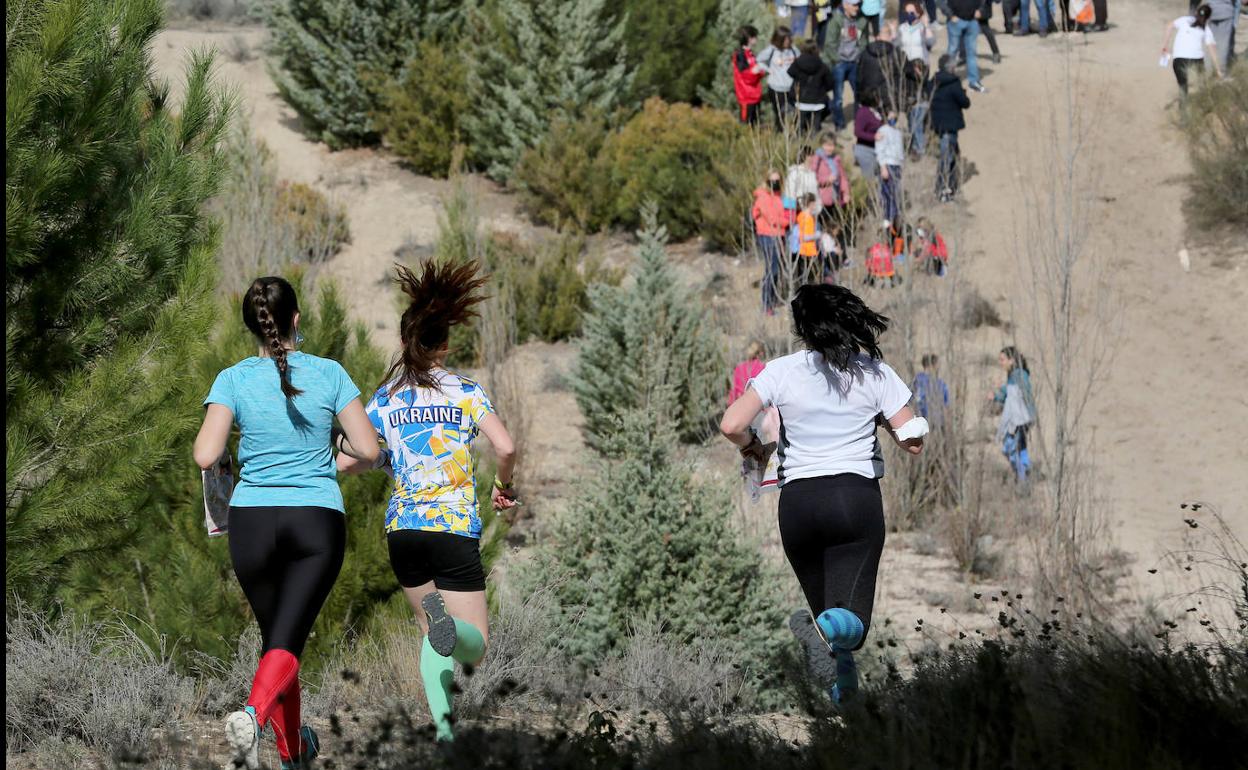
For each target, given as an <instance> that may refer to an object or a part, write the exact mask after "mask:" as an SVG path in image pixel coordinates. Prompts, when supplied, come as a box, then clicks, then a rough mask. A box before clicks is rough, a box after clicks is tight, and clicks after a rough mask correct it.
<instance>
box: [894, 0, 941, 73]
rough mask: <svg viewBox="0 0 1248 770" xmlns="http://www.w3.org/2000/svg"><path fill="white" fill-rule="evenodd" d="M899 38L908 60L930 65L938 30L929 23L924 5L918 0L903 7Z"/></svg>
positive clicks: (925, 65)
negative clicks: (924, 11) (929, 60)
mask: <svg viewBox="0 0 1248 770" xmlns="http://www.w3.org/2000/svg"><path fill="white" fill-rule="evenodd" d="M897 40H898V42H899V43H900V46H901V51H902V53H904V54H905V55H906V61H921V62H923V66H924V67H927V66H929V62H928V59H929V58H930V54H931V51H932V47H933V46H935V45H936V32H935V31H934V30H932V27H931V25H930V24H928V21H927V17H926V16H924V15H923V6H922V5H920V4H919V2H918V0H914V1H913V2H907V3H905V4H904V5H903V6H902V7H901V24H899V25H898V26H897Z"/></svg>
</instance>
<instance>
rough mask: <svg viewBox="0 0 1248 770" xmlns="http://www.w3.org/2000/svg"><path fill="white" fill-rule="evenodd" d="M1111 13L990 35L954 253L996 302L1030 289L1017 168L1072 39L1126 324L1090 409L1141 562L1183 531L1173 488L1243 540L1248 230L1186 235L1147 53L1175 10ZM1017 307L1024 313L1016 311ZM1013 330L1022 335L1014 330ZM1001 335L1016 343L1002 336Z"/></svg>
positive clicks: (1181, 159) (1102, 250)
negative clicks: (1074, 25) (1023, 269)
mask: <svg viewBox="0 0 1248 770" xmlns="http://www.w3.org/2000/svg"><path fill="white" fill-rule="evenodd" d="M1112 10H1113V12H1114V17H1113V21H1114V28H1113V29H1111V31H1109V32H1108V33H1103V34H1093V35H1086V36H1084V35H1078V36H1074V37H1072V38H1070V39H1064V38H1061V36H1056V35H1051V36H1050V37H1049V38H1048V39H1047V40H1040V39H1039V38H1037V37H1034V36H1032V37H1027V38H1013V37H1006V36H1001V35H999V37H1000V38H1001V39H1000V43H1001V47H1002V54H1003V60H1002V62H1001V63H1000V64H999V65H992V64H991V63H989V64H988V67H987V68H986V73H985V78H984V82H985V85H986V86H987V87H988V88H989V89H990V92H989V93H987V94H982V95H979V94H973V93H972V94H971V98H972V102H973V107H972V109H971V110H970V112H969V113H968V115H967V123H968V127H967V130H966V131H965V132H964V133H963V135H962V145H963V149H964V154H965V156H966V157H967V159H968V160H970V161H971V162H973V163H974V164H975V166H976V168H977V169H978V176H976V177H975V178H974V179H972V180H971V181H970V182H969V183H968V184H967V185H966V187H965V199H966V203H967V208H968V211H969V217H967V218H966V220H965V222H964V224H965V231H964V232H965V233H966V238H965V240H964V244H963V245H964V252H963V257H962V258H963V259H964V260H965V269H966V270H967V271H969V272H970V273H971V274H972V275H973V276H974V277H973V281H974V282H975V283H977V284H979V286H980V289H981V291H983V293H984V294H985V296H987V297H989V298H991V299H992V300H993V301H994V302H995V303H996V304H997V305H998V307H1000V308H1001V309H1002V310H1003V311H1006V312H1007V314H1008V310H1009V308H1010V306H1011V305H1012V304H1013V305H1015V306H1017V305H1020V304H1022V303H1023V302H1024V301H1025V299H1026V298H1025V297H1024V296H1021V289H1020V283H1021V282H1020V280H1019V278H1018V275H1019V274H1018V271H1017V268H1016V265H1015V259H1014V249H1015V236H1016V233H1017V232H1019V230H1020V229H1021V227H1022V224H1023V219H1022V218H1023V216H1024V213H1023V211H1022V210H1021V207H1022V205H1023V201H1024V200H1025V196H1024V194H1023V189H1024V187H1025V186H1026V185H1027V184H1028V180H1027V179H1026V178H1024V177H1021V176H1019V174H1018V170H1020V169H1025V168H1032V167H1034V163H1032V161H1034V160H1035V159H1036V158H1035V155H1036V153H1037V152H1039V151H1040V148H1041V146H1042V144H1043V142H1044V132H1045V130H1046V129H1047V116H1046V114H1045V109H1046V106H1047V105H1052V104H1054V103H1055V100H1056V97H1057V96H1058V93H1059V89H1061V88H1064V87H1067V83H1068V81H1067V80H1066V78H1065V75H1064V61H1063V60H1064V57H1065V56H1066V55H1067V49H1069V55H1070V56H1071V57H1072V60H1073V62H1074V73H1075V78H1074V79H1075V81H1076V82H1077V83H1078V86H1077V87H1076V88H1077V92H1078V94H1079V95H1080V96H1081V97H1082V100H1081V103H1082V106H1083V108H1084V109H1087V110H1089V111H1090V117H1091V118H1092V120H1093V124H1092V130H1091V137H1090V143H1089V146H1090V147H1091V148H1094V153H1093V154H1091V156H1090V157H1088V159H1087V161H1088V162H1089V163H1093V164H1095V167H1096V168H1098V169H1099V170H1100V172H1101V173H1100V174H1099V178H1098V179H1096V180H1095V181H1096V185H1097V189H1096V190H1095V198H1096V204H1095V205H1096V210H1095V211H1094V213H1093V216H1092V218H1091V222H1092V223H1093V228H1092V232H1091V233H1090V249H1089V251H1090V254H1091V258H1093V259H1098V260H1107V261H1108V262H1109V263H1110V266H1111V271H1112V280H1113V284H1114V289H1115V292H1116V294H1115V295H1114V297H1113V298H1112V300H1111V301H1112V302H1114V303H1116V304H1117V306H1118V307H1119V309H1120V312H1121V321H1122V334H1121V336H1120V337H1119V338H1118V339H1117V340H1116V341H1115V343H1114V350H1115V357H1114V359H1113V362H1112V365H1111V367H1110V368H1109V370H1108V372H1107V374H1106V377H1105V380H1104V382H1103V383H1102V384H1101V385H1100V386H1099V387H1098V389H1097V391H1096V393H1095V395H1094V397H1093V400H1092V403H1091V404H1090V408H1089V410H1088V414H1087V417H1086V422H1087V426H1088V427H1089V428H1090V429H1091V432H1092V436H1093V437H1094V450H1093V451H1094V456H1095V462H1096V475H1097V478H1098V481H1099V491H1100V492H1101V493H1103V494H1104V495H1105V498H1106V505H1108V506H1109V509H1110V511H1111V515H1112V520H1113V523H1114V525H1115V526H1114V530H1115V535H1116V538H1117V540H1118V544H1119V546H1120V547H1122V548H1124V549H1125V550H1127V551H1129V552H1131V553H1134V554H1136V555H1137V556H1138V558H1139V560H1138V561H1137V563H1136V565H1135V569H1136V572H1137V574H1142V573H1143V570H1145V569H1146V568H1147V567H1150V566H1152V562H1153V561H1154V560H1155V559H1156V557H1157V556H1158V554H1159V553H1161V552H1164V550H1165V549H1167V548H1173V547H1175V546H1176V545H1177V543H1178V539H1179V536H1180V535H1181V534H1182V532H1183V531H1184V530H1185V529H1186V526H1185V525H1184V524H1183V521H1182V516H1181V515H1179V514H1180V511H1179V509H1178V505H1179V503H1180V502H1181V501H1184V500H1193V499H1197V500H1205V501H1208V502H1210V503H1211V504H1214V505H1216V506H1219V507H1220V508H1221V510H1222V512H1223V514H1224V515H1226V516H1227V518H1228V519H1230V520H1231V521H1232V526H1233V528H1235V529H1236V530H1237V531H1238V532H1239V534H1240V536H1241V537H1248V509H1246V508H1245V504H1244V501H1245V499H1248V449H1245V444H1244V442H1243V441H1242V440H1240V439H1239V437H1238V436H1236V435H1235V433H1236V427H1237V426H1238V427H1239V428H1240V429H1242V426H1245V425H1248V389H1245V383H1246V382H1248V345H1246V344H1245V343H1244V340H1243V337H1242V332H1241V331H1236V330H1242V329H1245V328H1248V302H1246V301H1245V300H1248V239H1242V238H1241V239H1239V242H1238V244H1234V245H1232V244H1230V243H1229V242H1228V243H1227V247H1228V248H1222V249H1216V250H1210V249H1208V248H1204V249H1202V248H1197V244H1196V243H1195V242H1194V241H1193V240H1192V239H1190V238H1189V236H1188V234H1187V233H1186V232H1185V226H1184V218H1183V215H1182V213H1181V212H1182V203H1183V200H1184V197H1185V196H1186V185H1185V183H1184V176H1185V175H1186V174H1187V173H1188V164H1187V158H1186V155H1185V150H1184V147H1183V145H1182V144H1181V138H1180V137H1179V136H1178V134H1177V133H1176V132H1175V130H1174V129H1173V128H1171V126H1170V123H1169V117H1168V114H1167V112H1166V107H1167V105H1168V104H1169V103H1170V102H1171V101H1172V100H1173V99H1174V98H1175V96H1176V95H1177V88H1176V86H1175V84H1174V80H1173V75H1172V74H1171V73H1170V72H1169V71H1168V70H1163V69H1161V68H1159V67H1158V66H1157V49H1158V48H1159V47H1160V46H1159V42H1158V41H1159V39H1160V31H1161V30H1162V28H1163V26H1164V24H1165V23H1166V22H1167V21H1168V20H1170V18H1171V16H1173V15H1174V14H1175V13H1176V12H1175V11H1174V10H1173V9H1166V8H1164V7H1163V6H1161V5H1160V4H1153V3H1142V2H1134V3H1115V4H1113V9H1112ZM997 23H999V22H997ZM980 48H981V49H984V48H986V46H985V45H984V44H983V43H982V42H981V44H980ZM981 61H983V59H982V58H981ZM1184 247H1187V248H1188V249H1189V250H1191V253H1192V264H1191V270H1190V272H1189V271H1185V270H1184V269H1183V268H1182V267H1181V265H1180V263H1179V259H1178V256H1177V254H1178V251H1179V250H1180V249H1181V248H1184ZM1015 320H1016V321H1017V322H1020V323H1021V322H1023V321H1024V320H1025V319H1024V318H1023V317H1022V314H1021V313H1017V314H1016V318H1015ZM1019 339H1020V344H1025V342H1023V340H1026V336H1025V333H1024V332H1020V333H1019ZM1000 342H1001V344H1003V345H1004V344H1008V343H1010V342H1013V340H1011V339H1007V338H1006V337H1005V335H1004V334H1002V338H1001V340H1000ZM986 352H989V353H994V352H995V351H986Z"/></svg>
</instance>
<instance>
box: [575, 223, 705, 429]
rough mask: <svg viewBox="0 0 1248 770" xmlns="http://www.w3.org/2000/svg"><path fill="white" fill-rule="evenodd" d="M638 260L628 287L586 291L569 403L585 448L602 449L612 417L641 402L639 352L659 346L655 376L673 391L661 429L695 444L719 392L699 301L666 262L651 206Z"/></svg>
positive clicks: (663, 231) (614, 424) (642, 354)
mask: <svg viewBox="0 0 1248 770" xmlns="http://www.w3.org/2000/svg"><path fill="white" fill-rule="evenodd" d="M642 221H643V228H642V230H641V231H640V232H639V233H638V237H639V238H640V239H641V246H640V249H639V254H638V256H639V260H638V264H637V267H636V269H635V270H634V271H633V282H632V284H631V285H629V286H625V287H616V286H604V285H598V286H595V287H592V288H591V291H590V308H589V311H588V312H587V313H586V314H585V318H584V321H583V329H584V340H583V342H582V344H581V351H580V357H579V358H578V360H577V382H576V385H575V389H576V400H577V403H578V404H579V405H580V407H581V413H582V414H583V415H584V417H585V433H586V438H587V440H588V442H589V444H590V446H592V447H594V448H595V449H598V450H599V451H605V449H606V448H607V446H608V445H609V443H610V442H609V438H610V436H611V435H612V434H613V433H614V432H615V431H616V430H617V429H618V421H619V419H620V416H621V415H622V414H624V413H625V412H627V411H628V410H629V409H632V408H635V407H636V406H638V405H639V404H640V403H641V399H642V397H643V394H644V387H643V386H644V382H643V381H642V379H641V377H642V375H641V371H642V364H643V361H644V359H645V357H646V356H647V355H648V354H647V351H648V350H649V349H650V348H651V347H652V346H654V345H661V346H662V347H663V351H664V354H663V356H662V358H661V364H660V365H661V366H663V367H666V370H665V371H663V372H659V373H655V374H653V376H654V377H655V378H656V381H659V382H662V383H665V385H666V386H667V387H671V388H672V390H673V397H672V404H671V411H670V412H669V413H668V414H667V415H665V417H664V419H663V423H664V425H665V426H666V429H665V431H664V432H665V434H674V435H676V436H678V437H679V438H680V439H681V440H684V441H697V440H699V439H701V438H704V437H705V436H706V434H707V432H708V431H709V430H710V427H711V421H712V418H713V416H714V413H715V411H716V408H717V406H718V403H719V399H720V397H721V395H722V393H723V392H724V391H725V389H726V383H725V382H724V373H723V358H722V355H721V353H720V350H719V347H718V345H717V344H716V341H715V336H714V332H713V330H712V329H711V328H710V325H709V323H708V322H707V320H706V315H705V313H704V312H703V310H702V308H701V303H700V302H699V301H698V300H697V298H696V297H694V296H692V295H691V293H690V292H689V291H688V290H687V289H685V288H683V287H682V286H681V283H680V281H679V279H678V278H677V276H676V274H675V271H673V270H672V267H671V265H669V264H668V261H667V249H666V243H667V230H666V229H665V228H663V227H662V226H660V225H659V224H658V220H657V214H656V212H655V210H654V208H653V207H650V206H647V207H646V208H645V209H644V210H643V212H642Z"/></svg>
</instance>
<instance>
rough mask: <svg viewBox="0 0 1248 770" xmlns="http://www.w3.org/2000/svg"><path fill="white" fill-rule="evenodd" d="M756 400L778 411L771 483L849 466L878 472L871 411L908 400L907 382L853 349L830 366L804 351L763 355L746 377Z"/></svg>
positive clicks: (895, 408)
mask: <svg viewBox="0 0 1248 770" xmlns="http://www.w3.org/2000/svg"><path fill="white" fill-rule="evenodd" d="M750 387H752V388H753V389H754V392H755V393H757V394H758V396H759V398H761V399H762V400H763V406H764V407H768V406H774V407H776V408H777V409H778V410H779V411H780V443H779V445H778V447H777V450H776V451H777V454H778V455H779V458H780V469H779V474H778V475H779V483H780V486H784V485H785V484H786V483H787V482H790V481H794V480H796V479H809V478H815V477H817V476H832V475H835V474H837V473H856V474H858V475H859V476H866V477H867V478H869V479H878V478H881V477H882V476H883V475H884V458H883V455H881V454H880V443H879V441H878V440H877V439H876V433H875V431H876V425H875V418H876V416H877V415H880V414H882V415H883V416H884V419H886V420H887V419H890V418H892V417H894V416H896V414H897V413H898V412H900V411H901V409H902V407H904V406H905V405H906V404H908V403H910V388H908V387H906V383H904V382H902V381H901V378H900V377H898V376H897V373H896V372H894V371H893V369H892V367H890V366H889V365H888V364H886V363H884V362H883V361H879V360H877V359H873V358H871V357H870V356H866V355H862V354H859V355H857V356H855V357H854V358H853V359H851V361H850V367H849V369H847V370H840V369H833V368H832V367H830V366H828V364H827V363H826V362H825V361H824V359H823V356H822V355H820V354H819V353H814V352H811V351H809V350H801V351H798V352H797V353H793V354H792V355H788V356H784V357H783V358H777V359H776V360H774V361H769V362H768V363H767V366H766V367H765V368H764V369H763V371H761V372H759V374H758V376H757V377H755V378H754V379H753V380H751V381H750Z"/></svg>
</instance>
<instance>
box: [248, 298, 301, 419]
mask: <svg viewBox="0 0 1248 770" xmlns="http://www.w3.org/2000/svg"><path fill="white" fill-rule="evenodd" d="M298 312H299V298H298V297H296V296H295V287H293V286H291V285H290V282H289V281H287V280H286V279H285V278H280V277H278V276H276V275H270V276H266V277H264V278H257V279H256V280H254V281H252V282H251V287H250V288H248V289H247V294H246V295H245V296H244V297H243V323H245V324H247V328H248V329H250V330H251V333H252V334H254V335H256V339H258V340H260V344H262V345H264V346H265V347H266V348H268V350H269V357H270V358H272V359H273V363H275V364H277V376H278V377H279V378H280V379H281V381H282V393H283V394H284V395H285V396H286V398H294V397H295V396H297V395H299V394H300V393H302V392H303V391H302V390H299V389H298V388H296V387H295V386H294V385H292V384H291V382H290V363H289V362H288V361H287V360H286V342H287V340H289V339H290V338H291V336H292V335H293V332H294V326H295V314H296V313H298Z"/></svg>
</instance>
